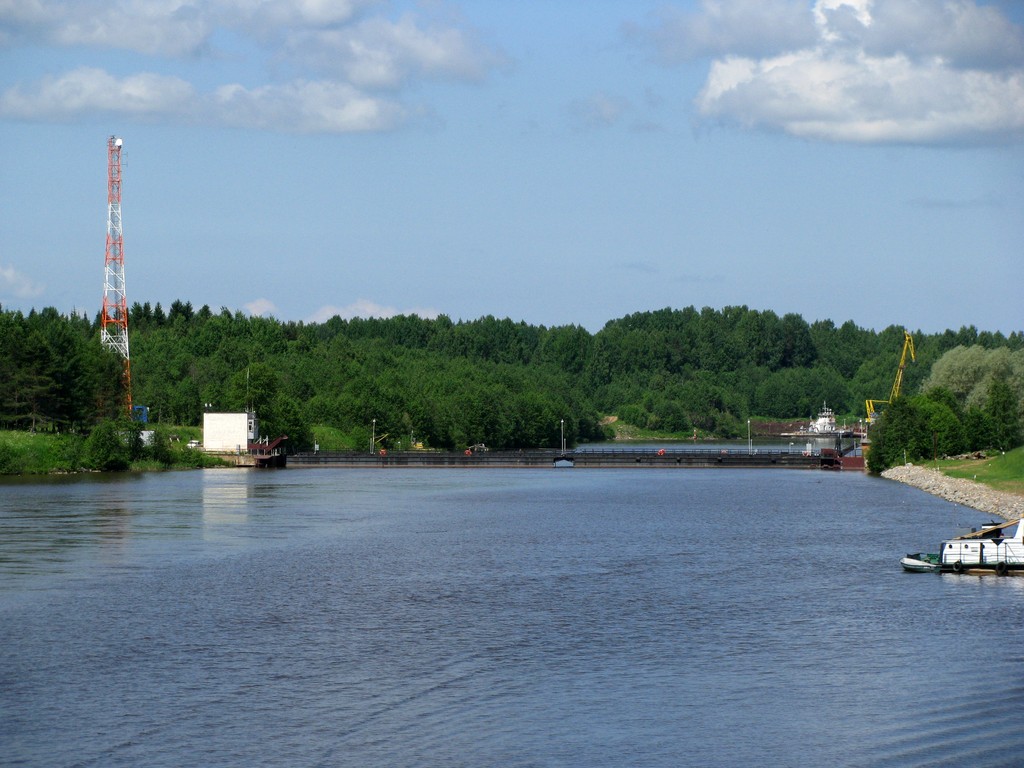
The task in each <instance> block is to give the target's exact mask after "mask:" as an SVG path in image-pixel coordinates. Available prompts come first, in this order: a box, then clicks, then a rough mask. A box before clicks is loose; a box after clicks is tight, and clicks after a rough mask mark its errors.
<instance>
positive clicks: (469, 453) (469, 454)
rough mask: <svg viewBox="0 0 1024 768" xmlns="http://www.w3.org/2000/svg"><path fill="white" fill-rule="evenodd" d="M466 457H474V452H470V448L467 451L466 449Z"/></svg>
mask: <svg viewBox="0 0 1024 768" xmlns="http://www.w3.org/2000/svg"><path fill="white" fill-rule="evenodd" d="M466 455H467V456H472V455H473V452H472V451H471V450H469V448H467V449H466Z"/></svg>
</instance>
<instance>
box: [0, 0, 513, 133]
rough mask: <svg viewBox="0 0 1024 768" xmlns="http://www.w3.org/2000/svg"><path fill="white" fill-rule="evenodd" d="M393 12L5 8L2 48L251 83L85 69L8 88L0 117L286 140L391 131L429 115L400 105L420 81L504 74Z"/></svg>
mask: <svg viewBox="0 0 1024 768" xmlns="http://www.w3.org/2000/svg"><path fill="white" fill-rule="evenodd" d="M378 7H379V9H378ZM389 7H390V6H389V4H388V3H386V2H380V0H109V1H108V2H100V0H0V45H2V46H10V45H14V44H17V43H22V42H28V43H33V44H43V45H54V46H60V47H67V48H71V47H75V48H80V47H86V48H98V49H121V50H129V51H134V52H138V53H144V54H147V55H149V56H160V57H165V58H166V57H171V58H173V57H186V58H192V57H196V56H204V57H208V58H209V59H210V60H211V67H209V68H208V72H213V73H216V72H217V71H219V70H218V67H217V66H216V65H217V62H218V61H221V60H230V61H232V62H233V63H234V64H235V65H237V64H238V63H239V62H243V63H245V64H247V65H249V66H248V69H249V70H250V71H251V72H252V73H253V80H252V81H247V82H245V83H244V84H242V83H236V82H231V80H233V78H231V79H229V78H224V80H223V81H221V82H222V84H221V85H218V86H214V87H212V88H209V89H206V90H205V92H203V93H200V92H199V91H198V90H197V89H196V88H195V87H194V86H193V85H192V84H191V83H190V82H188V81H186V80H183V79H181V78H178V77H173V76H167V75H157V74H151V73H149V72H143V73H139V74H132V75H128V76H115V75H113V74H108V73H107V72H106V71H104V70H103V69H100V68H98V67H93V66H82V67H79V68H77V69H74V70H71V71H68V72H65V73H63V74H58V75H47V76H45V77H43V78H41V79H39V80H37V81H36V82H34V83H30V82H25V81H23V82H20V83H17V84H15V85H12V86H11V87H10V88H8V90H7V91H6V93H4V94H2V95H0V115H5V116H8V117H17V118H21V119H31V120H52V119H69V118H72V117H76V116H80V115H88V114H90V113H95V112H102V113H114V114H119V115H123V116H126V117H134V118H136V119H140V120H141V119H147V118H160V119H166V118H172V119H177V120H180V121H187V122H194V121H201V122H205V123H213V124H219V125H230V126H235V127H246V128H254V129H260V130H272V131H281V132H302V133H340V132H349V131H382V130H388V129H391V128H393V127H395V126H396V125H398V124H400V123H401V122H403V121H404V120H405V119H406V118H407V117H408V115H409V114H410V113H412V112H414V111H419V110H416V109H414V108H410V107H406V106H404V105H403V104H401V103H400V101H399V100H398V97H397V95H396V94H395V91H396V90H398V89H400V88H404V87H406V86H409V85H412V84H414V82H415V81H416V80H417V79H422V78H454V79H459V80H477V79H480V78H482V77H483V76H484V75H485V74H486V72H487V71H488V70H489V69H490V68H492V67H493V66H495V64H496V63H497V62H498V61H499V59H498V57H497V56H496V55H495V54H493V53H491V52H490V51H489V50H487V49H486V47H484V46H482V45H479V44H478V43H477V42H476V41H475V39H474V36H473V34H472V33H471V32H470V31H469V30H468V29H466V28H463V26H460V25H459V24H460V23H459V22H458V21H451V20H446V21H444V22H439V21H437V20H427V19H424V18H421V17H418V16H414V15H412V14H405V15H402V16H401V17H400V18H398V19H397V20H394V21H392V20H390V19H389V18H387V17H386V16H385V15H384V14H386V13H387V11H388V10H389ZM224 46H227V48H225V47H224ZM85 55H86V56H88V55H89V54H85ZM167 66H168V65H167V64H166V62H161V65H160V66H159V67H156V68H155V69H160V70H165V69H166V68H167ZM261 73H262V74H263V75H264V79H263V81H262V82H261V81H260V79H259V78H260V76H261ZM382 91H385V92H386V93H384V94H383V95H382V94H381V93H380V92H382Z"/></svg>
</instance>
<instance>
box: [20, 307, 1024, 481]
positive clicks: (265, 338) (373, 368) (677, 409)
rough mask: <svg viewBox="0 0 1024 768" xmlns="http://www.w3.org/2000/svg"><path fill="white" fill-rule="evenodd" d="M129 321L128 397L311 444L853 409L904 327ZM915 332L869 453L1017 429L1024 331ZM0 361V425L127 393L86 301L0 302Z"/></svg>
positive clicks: (642, 318)
mask: <svg viewBox="0 0 1024 768" xmlns="http://www.w3.org/2000/svg"><path fill="white" fill-rule="evenodd" d="M129 333H130V341H131V353H132V367H131V371H132V390H133V399H134V402H135V403H137V404H144V405H146V406H148V408H149V413H150V418H151V421H152V422H153V423H155V424H161V425H196V424H198V423H200V421H201V417H202V412H203V409H204V408H206V407H209V408H212V409H215V410H240V409H243V408H246V407H250V406H251V407H252V408H254V409H255V410H256V412H257V414H258V415H259V417H260V421H261V425H262V431H263V433H264V434H269V435H278V434H286V435H288V437H289V444H290V446H291V449H292V450H304V449H307V448H309V447H311V446H312V443H313V429H314V426H318V427H320V426H322V427H329V428H331V429H332V430H333V433H334V434H337V435H339V436H340V439H341V440H342V441H344V442H345V443H346V444H347V445H350V446H352V447H356V446H364V445H367V444H368V441H369V439H370V433H371V424H373V423H374V420H375V427H374V429H375V434H376V435H378V436H380V435H384V436H385V437H384V438H383V441H382V443H381V445H384V446H390V447H397V446H398V445H400V444H401V445H405V446H406V447H408V446H409V445H410V443H411V442H416V443H422V444H423V445H425V446H428V447H434V448H444V449H450V450H451V449H462V448H464V447H466V446H468V445H473V444H477V443H485V444H486V445H488V446H490V447H492V448H495V449H515V448H527V447H555V446H557V445H558V444H559V441H560V430H561V428H562V423H563V420H564V427H565V435H566V439H567V441H568V442H569V443H570V444H578V443H580V442H586V441H595V440H602V439H605V438H606V437H607V436H609V432H608V430H609V428H608V427H607V426H603V417H605V416H609V415H615V416H617V417H618V418H619V419H620V420H621V421H623V422H626V423H629V424H632V425H637V426H640V427H642V428H645V429H650V430H657V431H660V432H665V433H689V432H691V431H692V430H694V429H696V430H698V431H699V432H700V433H701V434H702V435H714V436H717V437H724V438H730V437H738V436H741V435H743V434H745V429H746V424H745V422H746V420H747V419H748V418H752V417H753V418H759V419H775V420H793V419H808V418H810V417H811V416H813V415H814V414H815V413H816V412H817V410H818V408H819V407H820V406H821V405H822V403H823V402H827V403H828V404H829V406H830V407H832V408H833V409H834V410H835V411H836V413H837V414H840V415H846V416H847V417H848V418H851V419H854V420H856V419H857V418H858V417H863V415H864V401H865V399H867V398H872V399H878V398H882V399H884V398H886V397H888V393H889V390H890V388H891V386H892V382H893V378H894V376H895V374H896V368H897V363H898V360H899V356H900V351H901V348H902V344H903V337H904V331H903V328H900V327H896V326H891V327H889V328H887V329H885V330H883V331H873V330H868V329H864V328H860V327H857V326H856V325H855V324H853V323H852V322H845V323H843V324H842V325H840V326H836V325H835V324H834V323H833V322H831V321H828V320H825V321H816V322H814V323H807V322H806V321H805V320H804V319H803V318H802V317H800V316H799V315H797V314H786V315H783V316H781V317H780V316H778V315H777V314H775V313H774V312H771V311H758V310H752V309H748V308H747V307H725V308H724V309H721V310H715V309H711V308H707V307H705V308H704V309H701V310H697V309H695V308H693V307H688V308H686V309H681V310H675V309H662V310H658V311H652V312H641V313H636V314H633V315H629V316H627V317H623V318H621V319H617V320H612V321H610V322H608V323H607V324H606V325H605V326H604V328H602V329H601V330H600V331H598V332H596V333H590V332H589V331H587V330H586V329H583V328H580V327H578V326H571V325H570V326H559V327H552V328H547V327H544V326H534V325H528V324H526V323H523V322H514V321H512V320H508V319H504V320H502V319H496V318H494V317H490V316H488V317H483V318H480V319H477V320H471V321H458V322H455V321H452V320H451V319H450V318H448V317H445V316H441V317H438V318H436V319H433V320H426V319H422V318H419V317H416V316H399V317H393V318H390V319H353V320H342V319H340V318H338V317H334V318H332V319H331V320H328V321H327V322H324V323H302V322H281V321H278V320H275V319H273V318H262V317H249V316H247V315H244V314H242V313H240V312H234V313H233V312H230V311H228V310H227V309H221V310H220V311H219V312H213V311H211V310H210V308H209V307H206V306H204V307H202V308H200V309H199V310H195V309H194V308H193V307H192V305H191V304H190V303H188V302H182V301H175V302H174V303H173V304H171V305H170V307H169V309H167V310H166V311H165V310H164V309H163V308H162V307H161V305H160V304H156V305H155V306H151V305H150V304H149V303H144V304H139V303H136V304H134V305H133V306H132V307H131V310H130V316H129ZM912 333H913V335H914V341H915V346H916V352H917V359H916V362H915V363H913V364H910V365H908V367H907V369H906V372H905V376H904V384H903V392H904V393H905V397H903V398H900V400H899V401H898V407H896V406H890V408H888V409H887V411H886V413H885V415H884V416H883V418H882V419H881V420H880V422H879V423H878V424H876V426H875V428H874V432H875V434H874V435H873V438H874V439H875V440H876V441H877V447H878V448H879V450H878V452H877V455H878V457H879V458H878V459H877V463H878V465H879V466H880V465H881V464H882V463H883V462H885V461H889V462H890V463H891V462H892V461H895V458H896V456H897V455H898V457H899V459H900V460H902V457H903V451H904V450H909V451H910V452H911V454H912V455H915V456H928V457H930V456H931V455H932V454H933V452H934V451H935V450H939V451H940V452H941V453H955V452H960V451H966V450H975V449H982V448H993V447H1002V446H1006V447H1009V446H1011V445H1016V444H1018V443H1019V442H1020V439H1021V429H1020V423H1021V419H1020V414H1021V404H1022V402H1024V334H1021V333H1020V332H1014V333H1012V334H1010V335H1009V336H1008V337H1007V336H1004V335H1003V334H1001V333H990V332H984V331H981V332H979V331H978V330H977V329H976V328H974V327H967V328H961V329H960V330H959V331H951V330H950V331H945V332H944V333H939V334H923V333H921V332H920V331H912ZM0 371H2V374H3V379H4V381H5V387H4V392H3V401H2V406H0V427H3V428H7V429H21V430H37V431H40V430H42V431H60V432H72V433H75V432H78V433H88V432H90V431H91V430H93V429H94V427H95V426H96V425H98V424H99V423H101V422H102V421H103V420H106V419H112V418H116V417H117V416H119V415H120V413H121V411H122V410H123V406H122V403H123V396H122V393H121V391H120V388H121V386H122V380H121V364H120V361H119V360H118V359H117V358H116V356H115V355H114V354H113V353H112V352H110V351H109V350H106V349H104V348H103V347H102V346H101V345H100V342H99V328H98V319H96V320H93V321H90V320H89V319H88V318H86V317H83V316H80V315H70V316H68V315H62V314H60V313H59V312H57V311H56V310H54V309H50V308H47V309H44V310H42V311H39V312H36V311H32V312H30V313H29V314H27V315H24V314H22V313H20V312H13V311H9V310H0ZM890 425H891V428H890ZM908 435H909V436H908ZM939 435H941V436H942V441H941V446H939ZM911 436H912V437H913V439H911Z"/></svg>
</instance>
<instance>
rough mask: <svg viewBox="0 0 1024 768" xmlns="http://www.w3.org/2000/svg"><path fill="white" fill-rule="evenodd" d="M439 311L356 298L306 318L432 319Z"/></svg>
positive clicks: (323, 319) (314, 320)
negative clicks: (387, 304) (415, 316)
mask: <svg viewBox="0 0 1024 768" xmlns="http://www.w3.org/2000/svg"><path fill="white" fill-rule="evenodd" d="M440 314H441V313H440V312H438V311H437V310H436V309H428V308H422V307H421V308H412V309H397V308H395V307H386V306H383V305H381V304H378V303H376V302H374V301H370V300H369V299H357V300H356V301H354V302H353V303H351V304H349V305H347V306H344V307H338V306H334V305H331V304H328V305H326V306H323V307H320V308H319V309H318V310H317V311H316V312H314V313H313V314H312V315H311V316H310V317H308V318H307V319H306V322H309V323H324V322H327V321H328V320H330V319H331V318H332V317H334V316H338V317H340V318H341V319H342V320H351V319H352V318H354V317H380V318H388V317H395V316H397V315H417V316H419V317H422V318H424V319H425V320H433V319H434V318H436V317H437V316H438V315H440Z"/></svg>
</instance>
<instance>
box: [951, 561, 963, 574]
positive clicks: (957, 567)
mask: <svg viewBox="0 0 1024 768" xmlns="http://www.w3.org/2000/svg"><path fill="white" fill-rule="evenodd" d="M963 572H964V564H963V562H962V561H960V560H957V561H956V562H955V563H953V573H963Z"/></svg>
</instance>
